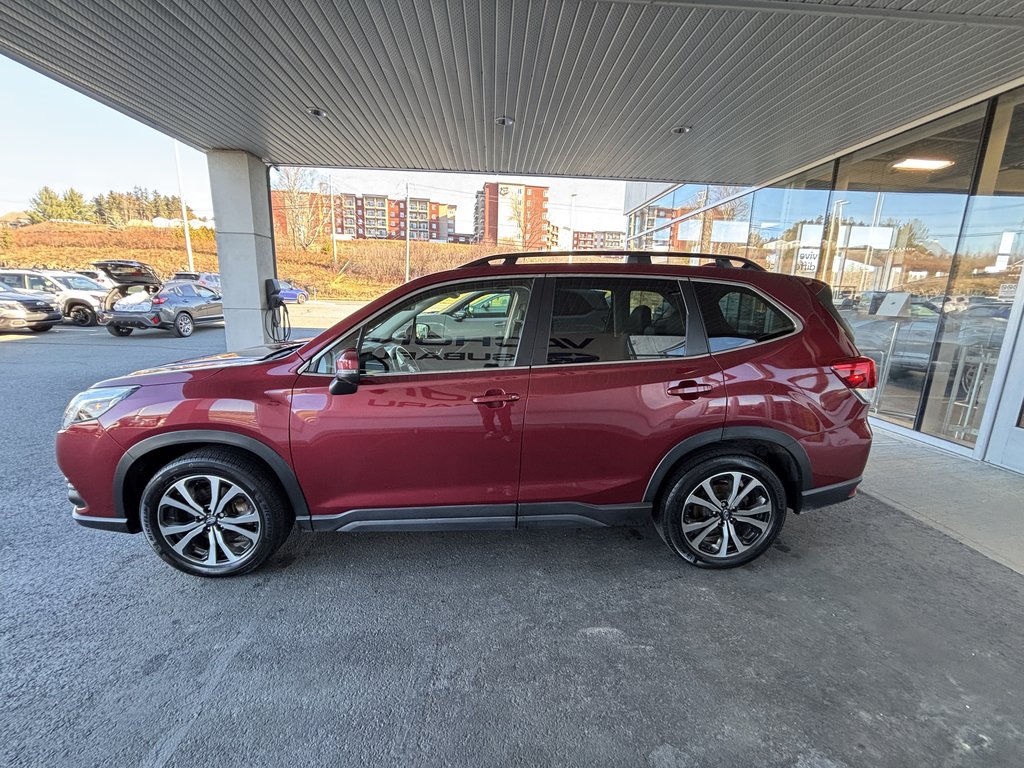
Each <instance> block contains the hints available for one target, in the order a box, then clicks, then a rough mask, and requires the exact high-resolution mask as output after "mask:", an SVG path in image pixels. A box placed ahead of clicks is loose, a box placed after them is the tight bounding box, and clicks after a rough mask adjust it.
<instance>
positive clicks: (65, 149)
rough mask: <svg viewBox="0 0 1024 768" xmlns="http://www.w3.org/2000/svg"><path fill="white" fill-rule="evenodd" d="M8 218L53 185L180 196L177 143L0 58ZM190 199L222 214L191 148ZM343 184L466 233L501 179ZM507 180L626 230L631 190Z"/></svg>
mask: <svg viewBox="0 0 1024 768" xmlns="http://www.w3.org/2000/svg"><path fill="white" fill-rule="evenodd" d="M0 83H3V86H4V88H3V95H2V97H0V98H2V101H0V104H2V108H0V214H3V213H6V212H8V211H15V210H24V209H25V208H26V207H27V206H28V204H29V199H30V198H31V197H32V196H33V195H34V194H35V193H36V191H37V190H38V189H39V188H40V187H42V186H44V185H48V186H51V187H53V188H55V189H57V190H58V191H63V190H65V189H67V188H68V187H74V188H75V189H77V190H79V191H80V192H82V193H83V194H84V195H85V196H86V197H92V196H94V195H97V194H100V193H102V192H107V191H109V190H111V189H113V190H117V191H123V190H129V189H131V188H132V187H135V186H140V187H145V188H147V189H158V190H159V191H160V192H161V193H163V194H169V195H170V194H177V191H178V181H177V176H176V174H175V168H174V148H173V142H172V140H171V139H170V138H169V137H167V136H165V135H163V134H161V133H159V132H158V131H155V130H153V129H152V128H149V127H147V126H145V125H143V124H141V123H139V122H136V121H135V120H133V119H132V118H129V117H126V116H125V115H122V114H121V113H119V112H116V111H115V110H113V109H111V108H109V107H107V106H104V105H103V104H100V103H99V102H97V101H93V100H92V99H90V98H89V97H87V96H83V95H82V94H80V93H78V92H77V91H74V90H72V89H70V88H68V87H66V86H64V85H61V84H60V83H57V82H56V81H54V80H51V79H49V78H47V77H45V76H43V75H40V74H38V73H36V72H34V71H32V70H30V69H28V68H27V67H24V66H22V65H21V64H18V63H16V62H14V61H11V60H10V59H7V58H5V57H3V56H0ZM181 160H182V174H183V178H184V192H185V199H186V201H187V202H188V204H189V205H190V206H191V207H192V208H193V210H195V211H196V212H197V213H198V214H199V215H203V216H212V215H213V208H212V204H211V202H210V185H209V177H208V175H207V171H206V157H205V155H203V153H201V152H198V151H196V150H194V149H191V148H190V147H186V146H182V148H181ZM331 175H332V177H333V180H334V183H335V186H336V187H337V188H338V189H339V190H343V191H349V192H353V191H354V192H366V193H371V194H387V195H401V194H404V190H405V182H406V181H407V180H408V181H409V182H410V184H411V185H412V189H411V193H412V194H413V195H414V196H420V197H431V198H433V199H435V200H439V201H441V202H448V203H455V204H456V205H458V206H459V216H458V220H457V227H458V229H459V230H460V231H471V230H472V223H473V200H474V192H475V191H476V190H477V189H479V188H480V186H481V185H482V183H483V182H484V181H486V180H493V179H496V178H497V177H495V176H478V175H470V174H452V173H446V174H442V173H404V172H394V171H357V170H346V169H335V170H333V171H331ZM502 178H503V180H507V181H512V182H515V181H518V180H522V181H527V180H528V181H529V182H530V183H534V184H546V185H547V186H549V187H550V188H551V191H550V195H549V203H550V219H551V221H552V222H553V223H555V224H558V225H561V226H569V224H570V210H571V206H572V195H573V194H574V193H575V194H576V195H577V197H576V204H575V225H576V228H577V229H581V230H592V229H612V230H625V226H626V220H625V217H624V216H622V201H623V189H624V184H623V183H622V182H615V181H600V180H592V179H538V178H532V179H526V177H502Z"/></svg>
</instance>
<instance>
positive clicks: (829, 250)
mask: <svg viewBox="0 0 1024 768" xmlns="http://www.w3.org/2000/svg"><path fill="white" fill-rule="evenodd" d="M985 112H986V107H985V105H984V104H982V105H978V106H977V107H972V108H969V109H966V110H963V111H961V112H958V113H956V114H954V115H950V116H949V117H946V118H943V119H941V120H936V121H935V122H932V123H929V124H927V125H924V126H921V127H920V128H916V129H914V130H912V131H908V132H906V133H904V134H901V135H899V136H897V137H894V138H892V139H889V140H887V141H884V142H880V143H878V144H875V145H873V146H871V147H868V148H866V149H863V150H860V151H859V152H855V153H853V154H851V155H849V156H847V157H843V158H841V159H840V160H839V165H838V168H837V171H836V183H835V188H834V190H833V192H832V196H831V198H830V200H829V208H828V216H827V219H826V222H825V226H824V237H823V241H822V253H821V259H820V260H819V263H818V268H817V271H816V276H817V277H818V278H819V279H821V280H825V281H826V282H828V283H829V284H831V285H832V288H833V293H834V295H835V296H837V297H839V298H840V300H841V301H843V300H846V299H850V300H851V301H850V304H851V305H852V306H847V307H846V308H845V311H846V314H847V320H848V322H849V323H850V325H851V327H852V328H853V330H854V334H855V336H856V341H857V346H858V347H859V348H860V350H861V352H862V353H863V354H866V355H868V356H870V357H872V358H874V359H875V360H876V363H877V364H878V367H879V385H878V390H877V392H876V397H875V403H874V412H875V413H876V414H878V415H880V416H883V417H884V418H886V419H888V420H890V421H894V422H896V423H898V424H902V425H903V426H906V427H909V428H913V427H914V426H915V423H916V420H917V413H918V410H919V406H920V403H921V397H922V393H923V392H924V389H925V382H926V381H927V378H928V376H929V374H930V373H931V359H932V347H933V345H934V342H935V338H936V334H937V333H938V329H939V321H940V318H941V315H942V306H941V304H942V299H941V297H942V296H943V295H944V293H945V290H946V285H947V283H948V281H949V274H950V271H951V269H952V265H953V254H954V252H955V251H956V245H957V238H958V236H959V233H960V228H961V224H962V223H963V218H964V211H965V209H966V206H967V200H968V193H969V192H970V188H971V182H972V179H973V177H974V171H975V166H976V163H977V159H978V150H979V147H980V144H981V137H982V133H983V128H984V122H985Z"/></svg>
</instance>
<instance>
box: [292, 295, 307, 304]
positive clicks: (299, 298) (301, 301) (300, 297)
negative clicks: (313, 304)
mask: <svg viewBox="0 0 1024 768" xmlns="http://www.w3.org/2000/svg"><path fill="white" fill-rule="evenodd" d="M306 298H307V297H306V294H304V293H300V294H299V295H298V296H297V297H296V299H295V300H296V301H297V302H298V303H299V304H305V303H306Z"/></svg>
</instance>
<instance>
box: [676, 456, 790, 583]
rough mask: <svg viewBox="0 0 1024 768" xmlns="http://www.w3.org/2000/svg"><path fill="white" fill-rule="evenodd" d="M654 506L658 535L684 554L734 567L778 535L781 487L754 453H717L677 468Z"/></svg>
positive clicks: (783, 509)
mask: <svg viewBox="0 0 1024 768" xmlns="http://www.w3.org/2000/svg"><path fill="white" fill-rule="evenodd" d="M659 512H660V520H659V524H660V526H661V533H662V537H663V538H664V539H665V542H666V543H667V544H668V545H669V546H670V547H671V548H672V550H673V551H674V552H675V553H676V554H678V555H679V556H680V557H682V558H683V559H684V560H686V561H687V562H690V563H693V564H694V565H698V566H702V567H705V568H734V567H736V566H738V565H743V564H745V563H749V562H750V561H751V560H753V559H755V558H756V557H758V556H760V555H761V554H763V553H764V552H765V550H767V549H768V547H770V546H771V544H772V542H773V541H774V540H775V537H776V536H778V534H779V531H781V530H782V525H783V523H784V522H785V519H786V492H785V489H784V488H783V487H782V483H781V481H780V480H779V478H778V476H777V475H776V474H775V473H774V472H773V471H772V470H771V468H770V467H769V466H768V465H767V464H765V463H764V462H762V461H760V460H759V459H756V458H754V457H752V456H744V455H732V454H719V455H716V456H708V457H704V458H702V459H697V460H696V461H695V462H691V463H690V464H687V465H685V466H683V467H682V468H680V469H679V471H678V472H676V474H675V475H674V476H673V477H672V479H671V480H670V481H669V486H668V490H667V492H666V493H665V494H664V495H663V497H662V501H661V508H660V510H659Z"/></svg>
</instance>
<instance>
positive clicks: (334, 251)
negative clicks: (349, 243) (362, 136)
mask: <svg viewBox="0 0 1024 768" xmlns="http://www.w3.org/2000/svg"><path fill="white" fill-rule="evenodd" d="M327 190H328V194H330V196H331V264H332V266H333V267H334V269H335V270H337V269H338V238H337V237H335V234H337V226H338V220H337V219H335V218H334V172H333V171H328V173H327Z"/></svg>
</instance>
